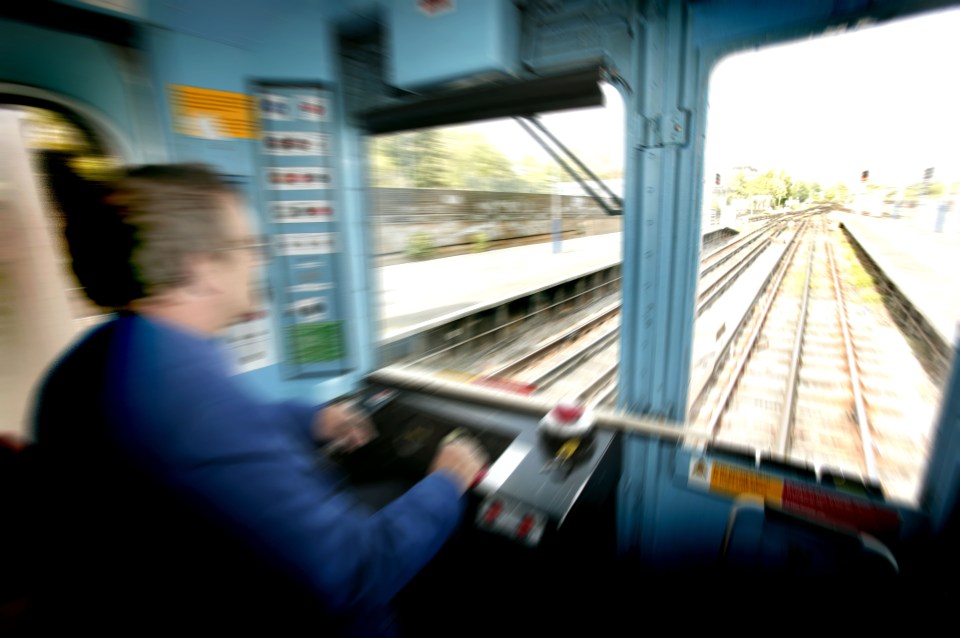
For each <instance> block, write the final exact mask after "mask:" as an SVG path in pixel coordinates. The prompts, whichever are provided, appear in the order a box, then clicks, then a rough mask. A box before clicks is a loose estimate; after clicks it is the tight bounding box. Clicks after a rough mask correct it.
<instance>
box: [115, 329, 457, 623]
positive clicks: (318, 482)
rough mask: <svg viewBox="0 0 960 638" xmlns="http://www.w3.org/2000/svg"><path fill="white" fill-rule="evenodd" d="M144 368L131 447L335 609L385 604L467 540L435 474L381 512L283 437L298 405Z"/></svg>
mask: <svg viewBox="0 0 960 638" xmlns="http://www.w3.org/2000/svg"><path fill="white" fill-rule="evenodd" d="M136 352H137V348H133V349H131V355H132V356H135V353H136ZM125 358H126V357H125ZM144 359H145V358H144V357H142V356H141V357H140V358H139V359H130V360H129V361H128V363H126V364H125V366H126V367H127V369H125V370H124V374H121V375H118V376H117V377H116V378H118V379H121V380H122V384H123V386H122V387H120V388H118V389H119V390H120V393H119V394H118V395H117V396H119V397H124V401H123V404H122V407H121V408H119V409H120V410H121V411H120V412H119V413H117V415H116V417H117V418H119V419H122V421H119V422H121V423H124V424H125V426H124V429H123V430H122V431H121V434H118V436H119V438H121V442H122V444H123V445H124V447H125V448H126V449H127V450H128V451H129V452H130V453H131V454H133V455H134V456H135V457H136V458H137V459H138V460H139V461H140V462H141V463H142V464H143V465H144V466H145V467H148V468H150V469H151V471H153V472H155V473H156V474H157V475H158V477H159V478H160V479H161V480H163V481H164V482H167V483H168V484H170V485H172V486H174V487H175V488H176V489H178V490H182V491H183V492H184V493H186V494H188V495H189V496H190V497H191V498H192V499H195V500H196V501H197V502H198V503H199V504H200V505H202V506H203V507H205V508H208V510H209V511H211V512H214V513H215V514H217V515H218V516H219V517H220V518H221V519H222V520H224V521H225V522H226V523H227V524H229V525H230V526H231V527H233V528H235V529H236V530H237V532H238V533H239V534H241V535H242V536H244V537H245V538H247V539H248V540H249V542H251V543H253V544H254V545H255V546H256V547H257V548H258V549H259V550H260V551H261V552H263V554H264V555H265V556H268V557H270V558H271V559H273V560H275V561H279V562H280V563H281V564H283V565H285V566H286V567H287V568H288V569H289V570H291V571H293V572H295V573H296V574H297V575H299V577H300V578H301V579H302V580H303V581H305V582H307V583H309V584H310V586H311V587H312V589H313V590H314V591H315V592H316V594H317V595H318V596H319V597H320V598H321V600H323V601H324V602H325V603H326V605H327V606H328V607H329V608H330V609H331V610H334V611H345V610H358V609H364V608H367V607H378V606H381V605H383V604H384V603H386V602H387V601H389V600H390V599H391V598H392V597H393V596H394V595H395V594H396V593H397V592H398V591H399V590H400V589H401V588H402V587H403V586H404V585H406V584H407V582H409V581H410V579H411V578H412V577H413V576H414V575H415V574H416V573H417V572H418V571H419V570H420V569H421V568H423V567H424V566H425V565H426V563H427V562H429V560H430V559H431V558H432V557H433V556H434V555H435V554H436V553H437V551H439V549H440V548H441V547H442V545H443V544H444V542H445V541H446V540H447V539H448V538H449V537H450V535H451V534H452V533H453V531H454V530H455V529H456V527H457V525H458V523H459V521H460V519H461V517H462V514H463V509H464V498H463V497H461V496H460V494H459V490H458V489H457V487H456V485H455V484H454V482H453V480H452V479H450V478H448V477H447V476H445V475H443V474H441V473H435V474H431V475H429V476H427V477H426V478H424V479H423V480H421V481H420V482H419V483H418V484H416V485H415V486H414V487H413V488H412V489H410V490H409V491H408V492H407V493H405V494H404V495H403V496H401V497H400V498H398V499H397V500H395V501H394V502H393V503H391V504H390V505H388V506H387V507H385V508H383V509H381V510H380V511H378V512H376V513H371V512H370V511H369V510H368V509H366V508H365V507H364V506H362V505H360V504H359V503H358V502H357V501H356V500H355V499H353V498H350V497H349V496H348V495H346V494H344V493H342V492H339V491H338V485H337V483H336V481H335V478H334V477H333V476H332V475H331V474H330V473H328V472H326V471H324V470H321V469H320V468H319V467H318V466H317V465H316V463H315V461H314V458H313V456H312V455H311V454H310V453H309V450H308V448H307V447H306V446H304V445H302V442H299V441H297V440H296V437H294V436H291V435H290V432H289V430H288V428H283V427H277V424H278V421H284V420H287V419H289V418H290V414H291V413H290V406H289V405H286V404H269V403H263V402H259V401H256V400H254V399H253V398H251V397H250V396H248V395H246V394H245V393H243V392H242V391H241V390H240V387H239V386H238V385H236V384H235V383H232V381H231V380H230V379H229V378H228V377H227V376H226V375H224V374H222V373H221V371H219V369H218V368H217V367H216V366H215V365H212V364H211V362H210V361H209V360H205V359H202V358H201V359H198V360H193V359H191V360H189V361H183V360H178V361H176V362H174V363H169V362H164V361H162V360H160V359H162V357H160V358H158V360H156V361H154V362H153V363H152V364H151V365H149V366H148V367H147V369H144V368H143V367H142V361H143V360H144ZM146 359H149V357H146ZM133 361H137V363H133ZM134 366H136V367H134ZM301 414H302V413H301ZM131 424H136V425H135V426H132V425H131Z"/></svg>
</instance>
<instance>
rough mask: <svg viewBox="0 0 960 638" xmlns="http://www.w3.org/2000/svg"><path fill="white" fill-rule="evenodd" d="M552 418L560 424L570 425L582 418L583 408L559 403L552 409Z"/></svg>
mask: <svg viewBox="0 0 960 638" xmlns="http://www.w3.org/2000/svg"><path fill="white" fill-rule="evenodd" d="M553 414H554V416H556V417H557V420H558V421H561V422H562V423H571V422H573V421H576V420H577V419H579V418H580V417H582V416H583V406H580V405H571V404H569V403H561V404H560V405H558V406H557V407H555V408H554V409H553Z"/></svg>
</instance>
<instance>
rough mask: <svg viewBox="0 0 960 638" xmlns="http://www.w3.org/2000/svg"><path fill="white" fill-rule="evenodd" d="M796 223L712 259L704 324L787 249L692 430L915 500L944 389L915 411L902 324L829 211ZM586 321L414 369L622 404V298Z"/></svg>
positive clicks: (695, 414) (597, 307) (513, 333)
mask: <svg viewBox="0 0 960 638" xmlns="http://www.w3.org/2000/svg"><path fill="white" fill-rule="evenodd" d="M793 221H794V222H796V225H795V227H791V228H790V229H788V230H785V227H784V224H783V223H782V222H780V223H777V224H772V225H768V226H765V227H763V228H760V229H758V230H756V231H754V232H753V233H750V234H748V235H746V236H744V237H743V238H741V239H740V240H737V241H736V242H733V243H732V244H729V245H727V246H725V247H723V248H721V249H719V250H717V251H714V252H712V253H710V254H708V255H706V256H705V257H704V259H703V260H702V262H701V273H702V276H701V285H700V286H699V292H698V304H697V316H700V315H701V314H702V310H701V308H702V307H703V306H704V305H710V304H712V303H713V302H714V300H715V298H716V297H717V296H719V295H721V294H722V293H723V292H724V290H726V289H728V288H729V287H730V285H731V284H732V282H733V281H736V279H737V278H738V277H740V276H741V275H742V274H743V273H744V272H746V271H747V270H748V269H749V266H750V265H751V264H753V263H754V262H755V261H756V260H757V256H758V254H760V253H761V252H762V251H763V250H765V249H766V248H767V247H769V244H770V243H771V242H772V241H777V242H783V241H784V240H785V239H786V240H788V242H787V243H786V248H785V249H784V248H778V252H776V253H774V254H772V255H771V257H772V256H776V257H777V258H778V259H779V261H777V262H776V264H775V266H774V267H773V269H772V271H770V274H769V275H764V276H765V277H766V279H765V280H757V281H758V284H753V285H759V288H758V290H759V292H758V293H753V292H751V293H750V295H751V299H752V301H753V303H752V304H751V308H752V310H751V311H750V312H747V313H746V314H744V315H743V317H742V318H740V317H739V315H738V317H736V318H730V319H731V320H732V324H731V328H730V334H731V335H732V336H731V337H730V338H729V341H728V342H727V344H726V345H725V347H724V348H723V350H722V351H721V352H719V354H718V355H717V359H716V364H715V366H714V368H713V374H712V375H711V378H710V380H709V381H708V382H707V384H706V386H705V387H704V390H703V392H702V393H700V397H698V400H697V402H696V404H695V405H694V407H693V408H692V409H691V415H690V417H691V418H690V420H689V423H688V427H689V428H691V430H694V431H697V432H698V433H706V434H707V435H708V437H709V438H710V440H711V441H712V444H714V445H721V446H725V447H735V448H738V449H741V450H744V451H748V452H749V453H750V454H751V455H757V456H758V457H760V456H763V457H767V458H771V459H774V460H778V461H783V462H788V463H790V464H793V465H800V466H806V467H809V468H810V469H812V470H813V471H815V472H817V473H818V474H820V475H821V476H823V475H833V476H834V477H835V478H841V479H844V480H846V479H854V480H857V481H858V482H860V483H863V484H865V485H868V486H872V487H874V488H879V487H880V486H881V485H882V486H883V491H884V493H885V494H886V495H887V496H888V497H891V496H892V497H894V498H896V499H898V500H903V501H906V502H911V501H912V500H913V499H914V498H915V495H914V494H912V492H911V490H913V489H915V488H916V486H917V485H918V484H919V474H920V472H921V471H922V468H923V467H924V465H925V460H924V459H925V458H926V454H927V451H928V446H929V433H924V432H921V431H920V430H918V429H917V428H911V427H910V426H905V425H904V422H908V423H909V422H910V421H911V417H912V416H913V415H917V414H920V415H921V416H920V420H921V421H923V422H932V420H933V419H932V415H928V414H921V413H922V412H923V410H924V409H926V410H927V411H928V412H929V410H930V408H918V406H935V405H936V403H937V401H936V399H933V400H931V399H930V397H933V396H935V395H937V389H936V388H935V387H932V385H931V386H930V387H924V388H921V389H919V390H918V391H917V392H918V393H919V394H920V395H925V396H923V397H919V396H918V397H916V398H915V399H911V400H908V401H906V402H904V401H902V400H901V399H900V398H899V397H898V395H902V394H903V392H902V387H901V386H902V374H903V370H906V369H911V370H914V369H915V376H916V377H918V378H919V377H924V376H925V375H924V374H923V371H922V368H921V366H920V364H919V363H918V361H917V360H916V357H915V356H914V355H913V353H912V351H911V350H910V348H909V345H908V344H907V343H906V341H905V340H904V339H903V337H902V335H901V334H900V333H899V331H898V330H897V327H896V324H895V322H894V321H893V320H892V319H890V318H889V317H884V316H883V312H882V303H880V302H876V303H874V301H875V300H871V298H870V295H871V294H874V295H875V294H876V293H872V292H871V291H872V290H873V289H872V287H871V286H864V285H860V284H858V283H857V282H860V281H861V280H863V275H862V273H861V271H863V269H862V267H861V266H860V264H859V261H858V259H857V257H856V255H855V253H854V249H853V247H851V246H850V245H849V242H848V241H847V239H846V237H845V236H844V235H843V233H842V232H841V231H839V230H838V229H836V228H834V227H833V226H832V225H830V224H829V223H828V222H827V220H826V218H825V216H823V215H817V214H815V213H814V214H809V215H805V216H797V217H795V218H794V220H793ZM782 245H783V244H782V243H781V246H782ZM781 254H782V256H781ZM764 263H773V261H772V260H771V259H769V258H765V259H764ZM766 267H767V268H769V266H766ZM858 268H859V271H857V270H856V269H858ZM704 273H705V274H704ZM755 276H756V275H754V277H755ZM867 279H868V280H869V277H867ZM761 281H762V283H759V282H761ZM871 284H872V282H871ZM607 285H609V284H607ZM751 290H752V289H751ZM588 292H589V291H586V292H585V294H587V293H588ZM606 292H609V291H606ZM754 294H756V298H753V295H754ZM565 303H566V302H565ZM578 313H579V314H576V316H573V321H572V324H571V323H570V322H571V315H567V316H566V318H565V323H566V324H567V325H566V327H564V328H558V327H557V325H556V323H554V322H551V321H548V320H544V321H541V322H539V323H537V322H535V321H532V320H518V322H519V323H517V325H513V326H512V327H511V326H510V325H508V326H506V327H504V328H505V332H504V333H503V335H501V336H498V335H496V334H493V335H491V334H484V335H478V337H480V338H484V339H485V340H486V341H487V342H492V343H494V344H495V345H494V346H493V347H491V348H488V349H486V350H481V351H475V352H474V353H473V355H472V356H471V357H470V358H471V361H470V363H469V364H465V365H462V367H460V364H457V363H453V364H451V362H457V361H461V362H462V360H463V354H462V352H460V349H461V348H463V344H454V345H451V346H449V347H448V348H445V349H444V350H443V351H441V352H438V353H431V354H430V355H427V357H422V358H421V359H419V360H418V361H417V362H414V364H417V365H423V364H424V363H425V362H430V364H431V365H432V367H433V368H434V369H435V370H438V369H441V370H442V369H448V368H450V367H454V368H456V367H460V369H461V370H465V369H469V370H472V371H476V372H475V373H473V376H475V377H485V378H494V379H501V380H505V381H508V382H509V383H511V384H514V387H515V388H521V389H525V390H527V391H529V392H530V393H534V394H536V395H538V396H541V397H543V398H546V399H549V400H560V399H568V400H574V401H577V402H580V403H583V404H586V405H588V406H602V407H607V406H612V405H613V404H614V403H615V401H616V396H617V377H618V365H619V327H620V305H619V299H618V295H617V294H615V292H614V293H610V294H606V295H604V296H602V297H601V298H600V301H598V302H596V303H594V304H593V305H591V306H588V307H586V308H583V309H580V310H579V311H578ZM504 328H497V329H494V330H493V331H491V332H496V331H497V330H501V329H504ZM507 335H509V336H507ZM491 337H493V338H492V339H491ZM467 341H469V340H467ZM892 344H897V345H896V348H895V349H897V354H896V356H893V355H892V354H891V352H892V349H894V346H893V345H892ZM475 350H476V349H475ZM911 366H912V367H911ZM928 385H929V384H928ZM915 394H916V393H915Z"/></svg>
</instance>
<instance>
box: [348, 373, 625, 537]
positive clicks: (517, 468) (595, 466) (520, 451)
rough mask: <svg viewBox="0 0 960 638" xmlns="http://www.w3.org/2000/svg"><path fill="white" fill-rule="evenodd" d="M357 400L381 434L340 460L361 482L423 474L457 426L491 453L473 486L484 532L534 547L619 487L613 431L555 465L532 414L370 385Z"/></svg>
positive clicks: (411, 479) (478, 525)
mask: <svg viewBox="0 0 960 638" xmlns="http://www.w3.org/2000/svg"><path fill="white" fill-rule="evenodd" d="M360 400H361V405H362V406H363V407H364V408H365V409H366V410H367V411H368V412H369V413H370V415H371V417H372V419H373V422H374V425H375V426H376V427H377V429H378V432H379V436H378V438H377V439H376V440H375V441H374V442H373V443H371V444H369V445H368V446H367V447H366V448H365V449H361V450H359V451H357V452H355V453H353V454H351V455H350V456H349V457H344V458H343V459H342V465H343V467H344V469H345V470H346V472H347V474H348V476H349V477H350V480H351V481H353V482H355V483H356V484H357V485H360V486H369V485H371V484H374V483H377V482H384V483H386V482H393V483H394V484H395V482H396V481H398V480H400V481H407V482H408V483H409V484H410V485H412V484H413V483H415V482H416V481H418V480H420V479H421V478H422V477H423V476H424V475H425V473H426V472H427V470H428V468H429V464H430V462H431V461H432V459H433V455H434V454H435V452H436V449H437V447H438V446H439V445H440V443H441V441H442V440H443V439H444V437H446V436H447V435H448V434H449V433H450V432H452V431H453V430H455V429H458V428H459V429H461V430H464V431H465V432H466V433H467V434H468V435H470V436H472V437H474V438H475V439H476V440H477V441H478V442H479V443H480V445H482V446H483V447H484V449H485V450H486V452H487V454H488V455H489V457H490V465H489V467H488V469H487V472H486V474H485V476H484V477H483V478H482V480H480V482H479V483H478V484H477V485H475V486H474V488H473V490H472V502H473V503H474V507H473V511H471V512H470V513H469V515H470V516H471V517H472V520H473V522H474V527H475V529H476V530H479V531H481V532H483V533H485V534H492V535H496V536H499V537H501V538H505V539H508V540H510V541H512V542H514V543H516V544H518V545H520V546H525V547H529V548H533V547H539V546H541V545H542V544H549V543H550V542H551V539H552V538H553V537H554V536H557V535H558V534H565V533H566V530H568V529H570V530H574V529H575V528H577V527H578V525H577V519H578V518H580V519H584V518H591V519H595V518H596V517H595V515H593V514H590V515H588V514H586V513H587V512H594V513H595V512H596V511H597V508H599V507H600V506H601V504H602V503H604V502H606V501H608V500H609V499H610V498H611V495H612V493H613V491H614V487H615V484H616V481H617V478H618V474H619V463H620V455H619V453H618V451H617V450H618V449H619V448H618V441H617V440H616V437H615V435H614V434H613V433H611V432H604V431H597V432H595V433H594V434H593V435H592V436H591V437H590V439H589V440H587V441H585V442H584V443H583V445H581V446H580V449H579V450H578V453H577V454H575V455H573V456H572V457H571V458H570V459H569V461H567V462H566V463H564V464H561V465H557V464H556V463H555V456H556V449H555V448H556V442H554V441H547V440H544V439H543V437H542V436H541V435H540V433H538V431H537V424H538V422H539V419H538V418H536V417H535V416H530V415H524V414H518V413H516V412H512V411H509V410H506V409H498V408H495V407H488V406H479V405H471V404H466V403H463V402H460V401H454V400H451V399H447V398H442V397H438V396H427V395H424V394H417V393H413V392H409V391H397V390H392V389H389V388H370V389H368V391H367V392H365V393H363V394H362V396H361V397H360ZM579 512H583V513H584V514H583V515H580V514H578V513H579ZM594 523H596V521H595V520H594ZM611 524H612V520H611ZM572 533H573V532H572Z"/></svg>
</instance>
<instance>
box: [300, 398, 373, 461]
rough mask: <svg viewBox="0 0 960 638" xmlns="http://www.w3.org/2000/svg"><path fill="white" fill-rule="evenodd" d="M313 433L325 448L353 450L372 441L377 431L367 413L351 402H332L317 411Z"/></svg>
mask: <svg viewBox="0 0 960 638" xmlns="http://www.w3.org/2000/svg"><path fill="white" fill-rule="evenodd" d="M313 435H314V438H316V439H317V440H318V441H320V442H323V443H326V444H327V449H328V450H331V451H334V450H342V451H345V452H350V451H353V450H355V449H357V448H359V447H362V446H364V445H366V444H367V443H369V442H370V441H372V440H373V439H374V438H375V437H376V436H377V431H376V429H375V428H374V427H373V423H372V422H371V421H370V418H369V417H368V416H367V413H366V412H365V411H364V410H362V409H361V408H359V407H357V406H356V404H355V403H353V402H343V403H334V404H332V405H328V406H327V407H326V408H324V409H323V410H320V411H319V412H317V416H316V417H315V419H314V422H313Z"/></svg>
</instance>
